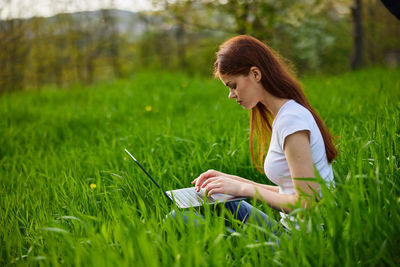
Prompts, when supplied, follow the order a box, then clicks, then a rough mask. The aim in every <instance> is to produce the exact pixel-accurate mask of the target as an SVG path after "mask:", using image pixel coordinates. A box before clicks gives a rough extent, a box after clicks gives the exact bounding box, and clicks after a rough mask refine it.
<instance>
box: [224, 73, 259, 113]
mask: <svg viewBox="0 0 400 267" xmlns="http://www.w3.org/2000/svg"><path fill="white" fill-rule="evenodd" d="M257 75H259V76H260V74H259V73H254V72H253V71H252V70H250V73H249V75H247V76H244V75H235V76H233V75H222V74H220V75H219V78H220V80H221V81H222V83H223V84H224V85H226V86H228V88H229V98H236V102H237V103H238V104H239V105H241V106H243V107H244V108H245V109H248V110H250V109H252V108H253V107H255V106H256V105H257V103H258V102H260V101H261V97H262V91H263V90H264V89H263V87H262V85H261V83H260V82H259V80H260V77H259V76H257Z"/></svg>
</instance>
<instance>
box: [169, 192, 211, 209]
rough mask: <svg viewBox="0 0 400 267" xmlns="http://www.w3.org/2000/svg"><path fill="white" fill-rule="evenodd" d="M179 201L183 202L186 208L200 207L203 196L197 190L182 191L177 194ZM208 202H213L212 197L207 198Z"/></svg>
mask: <svg viewBox="0 0 400 267" xmlns="http://www.w3.org/2000/svg"><path fill="white" fill-rule="evenodd" d="M175 198H176V200H177V201H179V202H181V204H183V205H184V206H186V207H191V206H200V205H201V204H202V203H203V202H204V201H203V194H202V193H200V192H196V191H195V190H180V191H179V194H175ZM206 200H207V201H210V202H213V201H214V199H213V198H212V197H206Z"/></svg>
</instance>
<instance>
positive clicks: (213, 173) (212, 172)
mask: <svg viewBox="0 0 400 267" xmlns="http://www.w3.org/2000/svg"><path fill="white" fill-rule="evenodd" d="M217 176H226V177H228V176H229V175H228V174H226V173H223V172H219V171H216V170H208V171H206V172H203V173H202V174H200V176H199V177H197V178H196V179H194V180H193V181H192V184H194V186H195V190H196V191H197V192H199V191H200V186H201V185H202V184H203V183H204V182H205V181H206V180H207V179H209V178H214V177H217Z"/></svg>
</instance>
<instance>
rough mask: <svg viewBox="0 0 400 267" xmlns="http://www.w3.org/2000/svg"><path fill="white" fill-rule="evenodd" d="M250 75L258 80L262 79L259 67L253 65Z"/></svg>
mask: <svg viewBox="0 0 400 267" xmlns="http://www.w3.org/2000/svg"><path fill="white" fill-rule="evenodd" d="M250 75H251V76H252V77H253V78H254V79H255V80H256V82H259V81H261V76H262V75H261V71H260V69H259V68H257V67H255V66H253V67H251V68H250Z"/></svg>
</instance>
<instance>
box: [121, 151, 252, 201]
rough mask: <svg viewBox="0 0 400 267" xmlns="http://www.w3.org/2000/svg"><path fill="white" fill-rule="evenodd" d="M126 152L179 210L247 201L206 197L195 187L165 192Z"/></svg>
mask: <svg viewBox="0 0 400 267" xmlns="http://www.w3.org/2000/svg"><path fill="white" fill-rule="evenodd" d="M125 152H126V153H128V154H129V156H130V157H131V158H132V159H133V160H134V161H135V162H136V163H137V165H138V166H139V167H140V168H141V169H142V170H143V172H144V173H145V174H146V175H147V176H148V177H149V178H150V180H151V181H152V182H153V183H154V184H155V185H156V186H157V187H158V188H159V189H161V191H162V192H163V194H164V196H165V197H167V198H168V199H169V200H170V201H172V202H174V203H175V204H176V205H177V206H178V207H179V208H182V209H187V208H190V207H199V206H202V205H204V204H215V203H224V202H230V201H236V200H242V199H246V198H244V197H235V196H231V195H228V194H212V195H211V196H210V197H207V196H204V188H201V189H200V191H199V192H197V191H196V190H195V187H188V188H182V189H176V190H170V191H164V190H163V189H162V188H161V186H160V185H159V184H158V183H157V182H156V181H155V180H154V179H153V177H151V175H150V174H149V173H148V172H147V171H146V170H145V169H144V168H143V166H142V165H141V164H140V163H139V161H137V160H136V159H135V157H134V156H132V154H131V153H130V152H129V151H128V150H127V149H126V148H125Z"/></svg>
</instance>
